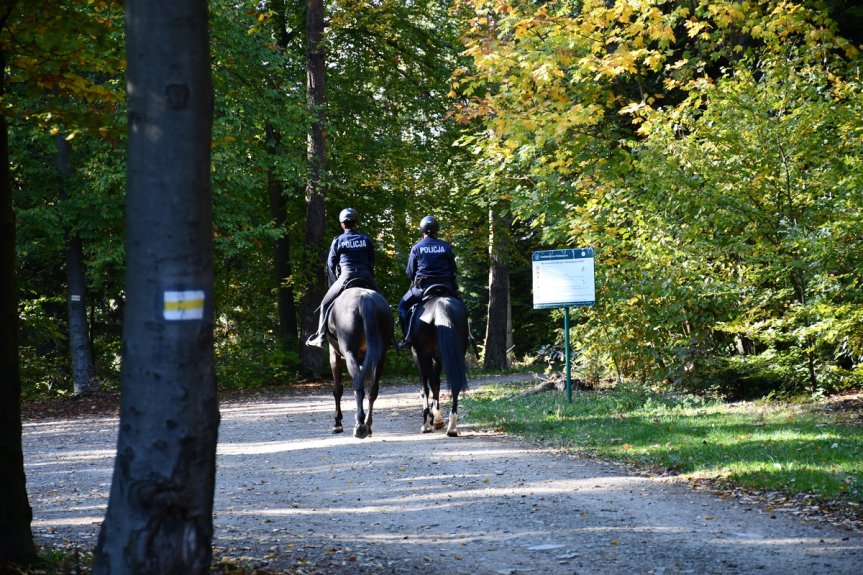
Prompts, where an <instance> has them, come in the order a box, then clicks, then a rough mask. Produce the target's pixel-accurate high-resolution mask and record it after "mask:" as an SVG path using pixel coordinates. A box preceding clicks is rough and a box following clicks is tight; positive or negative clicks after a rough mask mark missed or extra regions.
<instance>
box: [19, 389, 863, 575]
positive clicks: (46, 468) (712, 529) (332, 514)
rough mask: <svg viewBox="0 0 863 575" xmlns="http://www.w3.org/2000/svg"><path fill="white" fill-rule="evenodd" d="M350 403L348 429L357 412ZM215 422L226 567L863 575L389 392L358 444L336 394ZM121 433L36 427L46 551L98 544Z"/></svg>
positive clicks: (822, 529) (42, 423)
mask: <svg viewBox="0 0 863 575" xmlns="http://www.w3.org/2000/svg"><path fill="white" fill-rule="evenodd" d="M477 383H478V382H474V383H473V384H472V385H474V387H476V386H477ZM342 405H343V409H344V411H345V421H346V422H348V421H350V422H352V421H353V414H354V411H353V399H352V397H350V396H347V395H346V397H345V398H344V399H343V401H342ZM447 408H448V404H447ZM221 412H222V425H221V428H220V439H219V448H218V474H217V485H216V499H215V519H214V521H215V541H214V545H215V547H216V554H217V557H230V558H241V560H242V561H243V562H248V563H249V564H252V565H255V566H259V567H261V568H265V569H267V570H273V571H277V570H280V569H284V570H285V571H286V572H290V573H315V574H317V573H326V574H330V575H340V574H348V573H350V574H372V573H375V574H395V575H402V574H408V573H417V574H419V573H422V574H424V575H429V574H432V575H433V574H437V573H441V574H443V573H446V574H470V575H483V574H495V575H496V574H518V573H537V574H567V575H572V574H576V573H577V574H579V575H588V574H602V575H605V574H609V575H610V574H620V573H627V572H628V573H630V574H641V573H644V574H657V575H658V574H673V573H693V574H709V573H718V574H734V573H741V574H743V573H759V574H761V573H763V574H768V573H769V574H773V573H775V574H783V575H785V574H793V573H799V574H817V573H824V574H827V573H830V574H842V573H848V574H851V573H853V574H855V575H856V574H859V573H863V536H861V534H860V533H857V532H852V531H845V530H839V529H837V528H834V527H831V526H829V525H823V524H818V523H806V522H803V521H801V520H799V519H796V518H794V517H791V516H788V515H783V514H780V513H771V512H764V511H762V510H759V509H757V508H753V507H747V506H743V505H740V504H737V503H735V502H732V501H725V500H720V499H717V498H716V497H714V496H712V495H710V494H707V493H703V492H695V491H692V490H691V489H690V488H688V487H687V486H686V485H683V484H681V483H677V482H674V481H672V480H668V479H662V478H646V477H640V476H637V475H633V474H630V473H628V472H627V471H626V469H625V468H623V467H620V466H615V465H610V464H609V465H606V464H603V463H601V462H596V461H590V460H583V459H579V458H576V457H573V456H570V455H566V454H562V453H558V452H555V451H551V450H543V449H538V448H536V447H535V446H532V445H530V444H528V443H526V442H523V441H520V440H518V439H515V438H512V437H507V436H503V435H500V434H496V433H491V432H488V431H484V430H481V429H477V428H474V427H473V426H472V425H471V421H470V414H469V413H467V412H466V411H465V410H464V408H462V412H463V413H462V418H461V422H460V423H461V425H460V429H461V436H460V437H458V438H447V437H446V436H445V434H444V432H443V431H439V432H436V433H433V434H426V435H422V434H420V433H418V431H419V426H420V415H419V393H418V389H417V388H415V387H407V386H399V387H385V388H383V390H382V392H381V396H380V397H379V399H378V403H377V404H376V406H375V415H376V417H375V426H374V435H373V437H371V438H369V439H365V440H359V439H355V438H353V437H352V436H351V435H350V431H347V432H346V433H345V434H341V435H332V434H331V433H330V426H331V425H332V418H331V412H332V396H331V395H329V392H328V390H326V389H320V390H319V391H317V392H315V393H312V394H308V393H306V394H287V393H286V394H285V395H283V396H280V397H277V398H271V399H268V400H266V401H265V400H255V401H245V402H240V401H226V402H223V404H222V407H221ZM346 427H347V425H346ZM116 432H117V420H116V419H115V418H106V417H101V418H88V419H66V420H57V419H53V420H31V421H25V424H24V450H25V460H26V468H27V477H28V486H27V487H28V492H29V495H30V501H31V505H32V507H33V514H34V519H33V531H34V535H35V537H36V539H37V541H38V542H40V543H46V544H47V543H54V544H59V543H61V542H64V541H66V542H71V543H74V544H78V545H81V546H83V547H92V546H93V545H94V544H95V541H96V535H97V533H98V528H99V523H100V522H101V519H102V516H103V514H104V511H105V505H106V503H107V497H108V490H109V484H110V478H111V468H112V465H113V455H114V447H115V441H116Z"/></svg>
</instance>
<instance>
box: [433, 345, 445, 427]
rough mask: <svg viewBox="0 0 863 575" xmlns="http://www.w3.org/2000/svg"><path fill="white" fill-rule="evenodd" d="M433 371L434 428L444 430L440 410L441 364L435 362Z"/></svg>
mask: <svg viewBox="0 0 863 575" xmlns="http://www.w3.org/2000/svg"><path fill="white" fill-rule="evenodd" d="M432 365H433V369H432V375H431V391H432V413H433V414H434V428H435V429H443V415H442V414H441V408H440V373H441V367H442V366H441V362H440V361H438V360H435V361H434V362H432Z"/></svg>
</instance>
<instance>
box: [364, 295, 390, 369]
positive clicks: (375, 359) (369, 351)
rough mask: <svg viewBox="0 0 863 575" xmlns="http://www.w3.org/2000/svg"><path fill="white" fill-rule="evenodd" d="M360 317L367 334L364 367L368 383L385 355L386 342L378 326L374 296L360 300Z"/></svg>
mask: <svg viewBox="0 0 863 575" xmlns="http://www.w3.org/2000/svg"><path fill="white" fill-rule="evenodd" d="M360 315H361V316H362V318H363V329H364V330H365V332H366V356H365V358H364V359H363V365H362V373H363V382H366V381H367V380H368V378H369V375H370V374H371V373H372V372H373V371H374V370H375V369H377V365H378V363H379V362H380V360H381V356H382V355H383V353H384V341H383V340H382V339H381V331H380V328H379V326H378V314H377V309H376V307H375V298H374V296H372V297H363V298H362V299H361V300H360Z"/></svg>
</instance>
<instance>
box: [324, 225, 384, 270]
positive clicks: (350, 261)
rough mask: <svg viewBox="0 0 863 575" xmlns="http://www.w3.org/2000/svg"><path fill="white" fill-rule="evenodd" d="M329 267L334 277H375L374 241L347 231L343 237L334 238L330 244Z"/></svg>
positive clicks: (363, 235) (353, 231)
mask: <svg viewBox="0 0 863 575" xmlns="http://www.w3.org/2000/svg"><path fill="white" fill-rule="evenodd" d="M327 267H328V268H329V270H330V273H331V274H332V275H333V277H339V276H340V275H341V274H343V273H350V274H352V275H353V274H356V275H374V269H375V249H374V246H373V245H372V239H371V238H370V237H369V236H367V235H366V234H363V233H360V232H358V231H356V230H350V229H349V230H345V232H344V233H343V234H342V235H340V236H336V237H335V238H333V243H332V244H330V254H329V256H328V257H327Z"/></svg>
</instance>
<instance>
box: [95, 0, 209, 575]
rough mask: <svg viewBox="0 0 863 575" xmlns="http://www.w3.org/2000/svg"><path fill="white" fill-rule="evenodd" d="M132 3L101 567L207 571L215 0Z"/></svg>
mask: <svg viewBox="0 0 863 575" xmlns="http://www.w3.org/2000/svg"><path fill="white" fill-rule="evenodd" d="M125 5H126V51H127V55H128V71H127V82H128V86H129V88H128V95H129V104H128V106H129V112H128V114H129V154H128V167H127V196H126V234H127V235H126V254H127V255H126V261H127V270H126V307H125V312H124V323H123V355H122V371H121V400H120V431H119V436H118V440H117V457H116V461H115V464H114V476H113V480H112V484H111V493H110V497H109V500H108V511H107V513H106V516H105V521H104V523H103V524H102V528H101V531H100V533H99V542H98V545H97V548H96V554H95V566H94V573H96V574H109V573H110V574H112V575H116V574H124V573H175V574H180V573H182V574H184V575H187V574H188V575H191V574H197V573H207V572H209V568H210V562H211V559H212V537H213V517H212V516H213V493H214V486H215V471H216V465H215V464H216V439H217V430H218V423H219V413H218V401H217V396H216V384H215V374H214V365H213V364H214V358H213V242H212V225H213V224H212V205H211V204H212V190H211V184H210V139H211V138H210V136H211V125H212V113H213V93H212V92H213V90H212V80H211V77H210V54H209V45H208V37H207V35H208V32H207V21H208V13H207V2H206V0H182V1H178V0H127V1H126V3H125Z"/></svg>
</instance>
